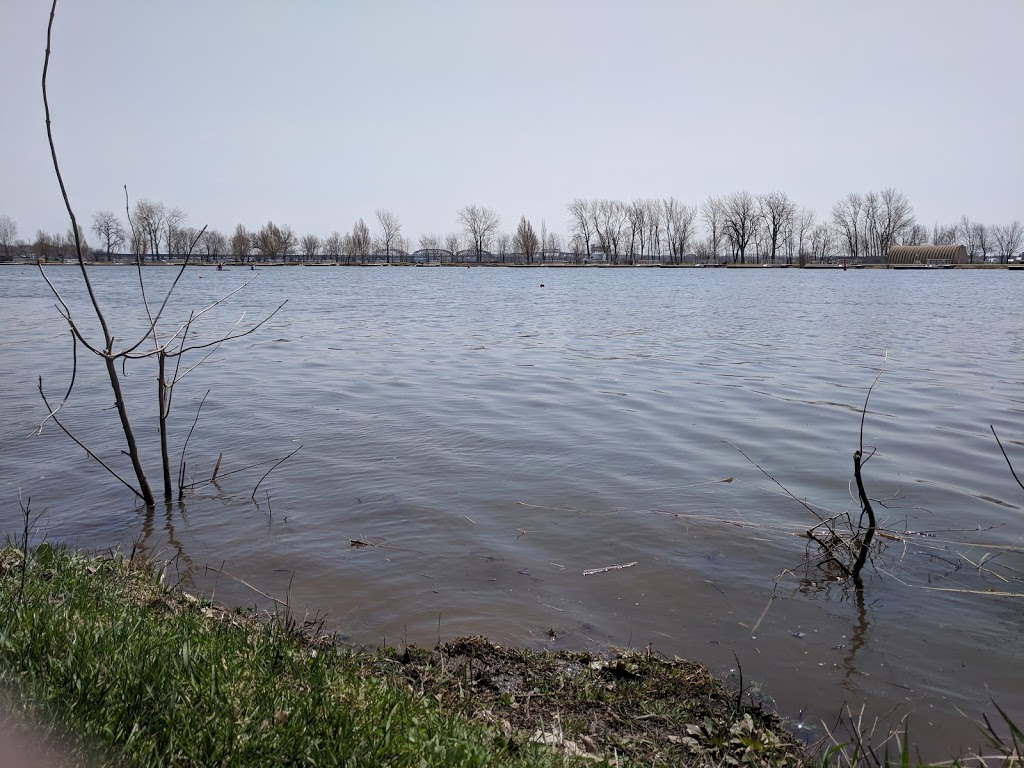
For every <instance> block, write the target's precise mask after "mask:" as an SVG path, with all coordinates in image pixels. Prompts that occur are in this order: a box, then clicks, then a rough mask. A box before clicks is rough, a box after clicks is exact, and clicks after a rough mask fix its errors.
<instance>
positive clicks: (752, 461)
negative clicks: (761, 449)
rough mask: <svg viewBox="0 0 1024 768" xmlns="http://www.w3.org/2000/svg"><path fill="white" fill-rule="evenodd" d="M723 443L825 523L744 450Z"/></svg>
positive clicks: (728, 443)
mask: <svg viewBox="0 0 1024 768" xmlns="http://www.w3.org/2000/svg"><path fill="white" fill-rule="evenodd" d="M722 442H723V443H725V444H726V445H728V446H731V447H732V448H734V449H736V451H738V452H739V454H740V456H742V457H743V458H744V459H746V460H747V461H749V462H750V463H751V464H753V465H754V466H755V467H757V468H758V469H759V470H761V474H763V475H764V476H765V477H767V478H768V479H769V480H771V481H772V482H773V483H775V484H776V485H777V486H779V488H781V489H782V490H783V491H785V492H786V495H787V496H789V498H791V499H793V501H795V502H796V503H797V504H799V505H800V506H801V507H803V508H804V509H806V510H807V511H808V512H810V513H811V514H812V515H814V516H815V517H816V518H818V520H819V521H820V522H825V518H823V517H822V516H821V515H820V514H818V512H817V511H815V510H814V508H812V507H811V506H810V505H809V504H808V503H807V502H806V501H804V500H803V499H800V498H798V497H797V496H796V495H794V494H793V493H792V492H791V491H790V490H789V488H787V487H786V486H784V485H783V484H782V483H780V482H779V481H778V480H776V479H775V478H774V477H772V476H771V475H769V474H768V472H767V471H765V469H764V467H762V466H761V465H760V464H758V463H757V462H756V461H754V460H753V459H752V458H750V457H749V456H747V454H745V453H744V452H743V451H742V450H740V449H739V448H738V447H737V446H735V445H733V444H732V443H730V442H729V441H728V440H723V441H722Z"/></svg>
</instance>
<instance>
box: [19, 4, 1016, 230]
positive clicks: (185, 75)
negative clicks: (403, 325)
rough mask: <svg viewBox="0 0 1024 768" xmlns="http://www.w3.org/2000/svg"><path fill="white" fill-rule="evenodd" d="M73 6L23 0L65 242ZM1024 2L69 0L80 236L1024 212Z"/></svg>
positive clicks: (31, 170)
mask: <svg viewBox="0 0 1024 768" xmlns="http://www.w3.org/2000/svg"><path fill="white" fill-rule="evenodd" d="M48 10H49V3H48V2H43V1H42V0H0V72H2V73H3V88H2V91H0V93H2V94H3V96H2V107H0V214H7V215H10V216H12V217H13V218H14V219H15V220H16V221H17V223H18V232H19V235H20V236H21V237H22V238H25V239H28V240H31V239H32V238H33V236H34V233H35V231H36V229H38V228H43V229H46V230H49V231H62V232H63V231H65V230H66V229H67V219H66V216H65V214H64V213H63V207H62V203H61V200H60V195H59V190H58V188H57V185H56V182H55V179H54V176H53V171H52V168H51V166H50V160H49V154H48V150H47V147H46V137H45V130H44V123H43V110H42V101H41V97H40V92H39V80H40V72H41V66H42V60H43V52H44V49H45V35H46V22H47V17H48ZM1022 33H1024V2H1022V0H973V1H970V2H969V1H968V0H962V1H957V2H954V1H952V0H887V1H885V2H883V1H881V0H877V1H875V0H858V1H857V2H854V1H852V0H851V1H849V2H847V1H839V0H835V1H825V0H773V1H772V2H764V1H763V0H758V1H755V0H731V1H729V0H727V1H715V2H712V0H704V1H703V2H690V1H689V0H657V1H656V0H646V1H645V0H634V1H633V2H626V0H619V1H618V2H609V1H606V0H501V1H499V0H493V1H490V0H430V1H429V2H428V1H427V0H420V1H419V2H413V0H350V1H349V2H327V1H326V0H308V1H305V2H303V1H297V2H270V1H269V0H219V1H217V2H213V1H211V0H174V1H173V2H171V1H170V0H163V1H162V2H157V0H145V1H144V2H142V1H141V0H135V2H129V1H128V0H121V2H114V1H113V0H91V1H90V2H81V0H63V2H62V3H61V4H60V5H59V6H58V9H57V21H56V26H55V33H54V54H53V58H52V60H51V73H50V99H51V108H52V114H53V124H54V132H55V137H56V140H57V145H58V152H59V153H60V157H61V162H62V168H63V171H64V174H65V179H66V182H67V184H68V189H69V193H70V195H71V199H72V203H73V205H74V206H75V208H76V212H77V214H78V216H79V218H80V219H84V220H86V222H88V220H89V219H90V218H91V215H92V213H93V212H95V211H97V210H100V209H109V210H114V211H116V212H119V213H120V212H123V208H124V200H123V190H122V185H124V184H127V185H128V188H129V191H130V192H131V194H132V197H133V199H138V198H143V197H144V198H149V199H151V200H155V201H160V202H163V203H165V204H167V205H169V206H179V207H181V208H183V209H184V210H185V211H187V212H188V214H189V223H190V224H192V225H196V226H201V225H203V224H209V225H210V226H211V227H214V228H217V229H220V230H222V231H224V232H226V233H229V232H230V231H231V230H232V229H234V226H235V225H236V224H237V223H239V222H241V223H243V224H245V225H246V226H247V227H249V228H255V227H259V226H260V225H262V224H264V223H266V222H267V220H269V219H272V220H274V221H275V222H276V223H278V224H289V225H291V226H292V227H293V229H294V230H295V231H296V233H297V234H298V235H300V236H301V235H303V234H306V233H309V232H312V233H315V234H319V235H321V236H325V235H327V234H330V232H331V231H333V230H340V231H342V232H344V231H346V230H350V229H351V226H352V223H353V222H354V221H355V220H356V219H357V218H360V217H362V218H364V219H365V220H366V222H367V223H368V224H369V225H370V227H371V230H373V229H374V225H375V222H374V221H373V213H374V210H375V209H377V208H387V209H390V210H392V211H394V212H395V213H397V214H398V216H399V217H400V219H401V221H402V224H403V235H405V236H406V237H408V238H410V239H412V240H413V242H414V243H415V241H416V240H417V239H418V237H419V235H421V234H423V233H437V234H441V235H443V234H445V233H447V232H451V231H456V230H457V229H458V223H457V211H458V209H459V208H460V207H462V206H463V205H466V204H468V203H476V204H480V205H486V206H488V207H491V208H495V209H496V210H497V211H498V212H499V213H500V214H501V217H502V228H503V229H504V230H506V231H512V230H514V228H515V224H516V222H517V221H518V220H519V217H520V215H523V214H525V215H526V216H528V217H529V218H531V219H532V220H533V221H534V223H535V225H536V226H538V228H539V223H540V219H541V218H544V219H546V221H547V225H548V228H549V229H554V230H555V231H558V232H561V233H563V234H565V233H566V229H567V227H566V218H567V217H566V204H567V203H568V202H569V201H570V200H571V199H572V198H574V197H585V198H603V197H607V198H614V199H619V200H631V199H633V198H636V197H664V196H669V195H672V196H675V197H676V198H679V199H681V200H682V201H683V202H688V203H699V202H700V201H702V200H703V199H705V198H706V197H707V196H708V195H712V194H727V193H729V192H733V191H736V190H739V189H747V190H749V191H750V192H752V193H755V194H757V193H761V192H767V191H772V190H776V189H777V190H781V191H783V192H786V193H787V194H788V195H790V197H792V198H793V199H794V200H795V201H796V202H797V203H799V204H801V205H806V206H809V207H813V208H815V209H816V210H817V212H818V216H819V219H820V218H822V217H824V216H826V215H828V212H829V211H830V209H831V206H832V204H833V203H834V202H835V201H836V200H837V199H838V198H839V197H841V196H842V195H844V194H846V193H847V192H854V191H857V192H867V191H869V190H878V189H881V188H883V187H888V186H894V187H897V188H898V189H900V190H901V191H903V192H904V193H906V195H907V196H908V197H909V198H910V201H911V203H912V204H913V206H914V210H915V213H916V214H917V217H918V220H919V221H921V222H922V223H924V224H926V225H927V226H929V227H930V226H931V224H933V223H935V222H940V223H942V222H951V221H952V220H954V219H956V218H958V217H959V216H960V215H962V214H968V215H969V216H971V217H972V218H973V219H977V220H980V221H982V222H985V223H990V224H1004V223H1009V222H1010V221H1012V220H1013V219H1024V82H1022V81H1024V77H1022V73H1024V47H1022V39H1024V35H1022Z"/></svg>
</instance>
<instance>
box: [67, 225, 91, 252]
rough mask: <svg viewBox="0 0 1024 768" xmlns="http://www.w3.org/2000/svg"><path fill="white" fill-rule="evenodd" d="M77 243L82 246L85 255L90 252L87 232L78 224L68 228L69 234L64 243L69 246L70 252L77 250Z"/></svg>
mask: <svg viewBox="0 0 1024 768" xmlns="http://www.w3.org/2000/svg"><path fill="white" fill-rule="evenodd" d="M76 230H77V231H76ZM76 242H77V243H78V244H79V245H81V247H82V252H83V253H87V252H88V251H89V245H88V243H86V242H85V230H84V229H82V225H81V224H77V223H76V224H74V225H73V226H71V227H68V231H67V234H66V235H64V243H65V244H66V245H67V248H68V251H74V250H75V243H76Z"/></svg>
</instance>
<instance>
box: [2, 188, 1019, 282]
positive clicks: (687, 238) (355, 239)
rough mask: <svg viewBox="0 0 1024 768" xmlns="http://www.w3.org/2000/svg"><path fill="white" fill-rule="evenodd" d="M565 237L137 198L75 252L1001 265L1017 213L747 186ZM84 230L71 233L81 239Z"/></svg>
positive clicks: (51, 251) (380, 214) (591, 212)
mask: <svg viewBox="0 0 1024 768" xmlns="http://www.w3.org/2000/svg"><path fill="white" fill-rule="evenodd" d="M567 213H568V219H567V221H566V223H565V234H564V235H563V234H560V233H559V232H556V231H554V230H549V229H548V228H547V226H546V224H545V223H544V222H541V224H540V226H539V231H538V228H537V227H535V226H534V224H533V222H531V221H530V220H529V219H527V218H526V217H525V216H521V217H520V219H519V222H518V224H517V225H516V226H515V228H514V230H513V231H505V230H503V229H502V226H501V216H500V215H499V214H498V212H497V211H495V210H493V209H491V208H487V207H484V206H479V205H467V206H465V207H463V208H461V209H460V210H459V211H458V212H457V215H456V221H457V222H458V225H459V226H458V229H457V230H455V231H452V232H450V233H448V234H446V235H438V234H423V235H420V237H419V238H418V239H417V240H415V241H413V240H411V239H410V238H409V237H407V236H405V235H404V234H403V233H402V223H401V220H400V219H399V217H398V215H397V214H395V213H393V212H392V211H388V210H378V211H376V212H375V214H374V218H373V220H372V222H371V223H372V224H373V225H374V226H373V230H372V231H371V228H370V226H368V225H367V223H366V222H365V221H364V220H363V219H361V218H360V219H358V220H357V221H356V222H355V223H354V224H353V225H352V229H351V230H350V231H347V232H344V233H343V232H339V231H334V232H332V233H331V234H329V235H327V236H326V237H321V236H319V235H316V234H307V235H303V236H302V237H299V236H298V235H296V233H295V232H294V231H293V230H292V228H291V227H290V226H288V225H286V224H285V225H278V224H275V223H274V222H273V221H268V222H267V223H266V224H264V225H263V226H261V227H259V228H257V229H253V230H250V229H247V228H246V227H245V226H244V225H243V224H239V225H238V226H236V227H235V230H234V232H232V233H231V234H224V233H222V232H219V231H217V230H215V229H209V228H197V227H194V226H190V225H189V224H188V215H187V214H186V213H185V212H184V211H183V210H181V209H180V208H173V207H168V206H166V205H164V204H163V203H158V202H152V201H150V200H139V201H138V202H136V203H135V205H134V206H133V207H132V211H131V215H130V216H126V217H125V218H124V219H122V218H121V217H119V216H118V215H116V214H115V213H113V212H111V211H98V212H96V213H95V214H93V217H92V226H91V227H90V230H91V234H92V235H93V236H95V238H96V239H95V240H93V241H92V243H93V245H92V247H89V246H86V249H87V250H86V253H87V254H90V255H91V257H92V258H93V259H96V260H104V259H114V258H116V257H118V256H122V257H123V256H126V257H130V258H135V257H136V256H137V255H141V256H144V257H145V258H146V259H160V258H161V257H164V258H166V257H167V256H183V255H186V254H190V255H191V256H192V257H193V258H195V259H197V260H201V261H209V262H213V261H226V260H231V261H241V262H245V261H251V260H260V261H276V262H282V261H284V262H291V261H298V262H333V263H350V264H360V263H375V262H386V263H395V262H414V263H426V262H433V263H460V262H477V263H484V262H501V263H522V264H536V263H547V262H562V263H595V262H596V263H611V264H642V263H667V264H683V263H690V262H696V263H739V264H745V263H771V264H801V265H802V264H806V263H808V262H819V263H820V262H834V261H838V260H842V259H850V260H853V261H856V262H862V263H877V262H882V261H884V260H885V256H886V253H887V252H888V249H889V247H890V246H893V245H924V244H927V243H931V244H934V245H954V244H956V245H963V246H964V247H965V248H966V249H967V257H968V261H969V263H972V264H973V263H983V262H990V261H998V262H1000V263H1005V262H1006V261H1008V260H1009V259H1010V258H1012V257H1014V256H1016V255H1017V254H1018V253H1020V251H1021V247H1022V246H1024V227H1022V226H1021V223H1020V221H1013V222H1011V223H1009V224H1005V225H987V224H983V223H981V222H976V221H971V219H970V218H969V217H968V216H962V217H961V218H960V219H959V220H958V221H955V222H952V223H949V224H945V225H940V224H935V225H933V226H932V227H931V229H930V230H929V228H928V227H926V226H924V225H923V224H921V223H920V222H918V221H917V220H916V218H915V216H914V210H913V207H912V206H911V204H910V201H909V200H908V199H907V197H906V195H904V194H903V193H902V192H899V191H898V190H896V189H893V188H886V189H883V190H881V191H880V192H868V193H866V194H861V193H858V192H851V193H850V194H848V195H846V196H845V197H843V198H842V199H841V200H839V201H838V202H837V203H836V204H835V205H833V206H832V209H831V211H829V212H828V213H827V214H826V215H825V216H823V217H819V216H818V214H817V213H816V212H815V211H814V210H813V209H810V208H806V207H801V206H799V205H797V203H795V202H794V201H793V200H792V199H790V198H789V196H788V195H786V194H785V193H784V192H768V193H766V194H762V195H753V194H751V193H749V192H746V191H739V192H734V193H732V194H730V195H725V196H723V197H709V198H707V199H706V200H704V201H703V202H701V203H699V204H692V205H691V204H687V203H683V202H680V201H679V200H676V199H675V198H672V197H669V198H661V199H655V198H642V199H637V200H633V201H631V202H623V201H620V200H589V199H582V198H577V199H575V200H573V201H572V202H570V203H569V204H568V206H567ZM86 234H87V233H86V232H85V230H84V229H82V228H80V231H79V237H80V239H81V241H82V243H83V244H84V243H86ZM73 255H74V236H73V233H72V232H71V231H70V229H69V230H68V231H67V232H65V233H48V232H44V231H43V230H38V231H37V232H36V234H35V238H34V240H33V241H32V242H31V243H30V242H27V241H25V240H21V239H18V227H17V223H16V222H15V221H14V220H13V219H12V218H11V217H10V216H5V215H0V257H2V258H3V259H5V260H7V261H16V260H20V259H44V260H54V259H61V258H69V257H71V256H73Z"/></svg>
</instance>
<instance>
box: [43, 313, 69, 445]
mask: <svg viewBox="0 0 1024 768" xmlns="http://www.w3.org/2000/svg"><path fill="white" fill-rule="evenodd" d="M77 374H78V342H77V340H76V338H75V334H74V332H72V333H71V382H70V383H69V384H68V391H67V392H65V393H64V399H63V400H61V401H60V405H58V406H57V407H56V408H54V409H53V410H52V411H50V412H49V413H48V414H47V415H46V418H44V419H43V420H42V421H41V422H39V426H38V427H37V428H36V431H35V434H36V435H41V434H42V433H43V425H45V424H46V422H47V421H49V420H50V419H52V418H54V417H55V416H56V415H57V411H59V410H60V409H61V408H63V407H64V403H66V402H67V401H68V398H69V397H71V390H73V389H74V388H75V377H76V376H77ZM42 384H43V377H42V376H40V377H39V386H40V387H42ZM43 400H44V402H45V400H46V399H45V398H43ZM47 407H49V406H47Z"/></svg>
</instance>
